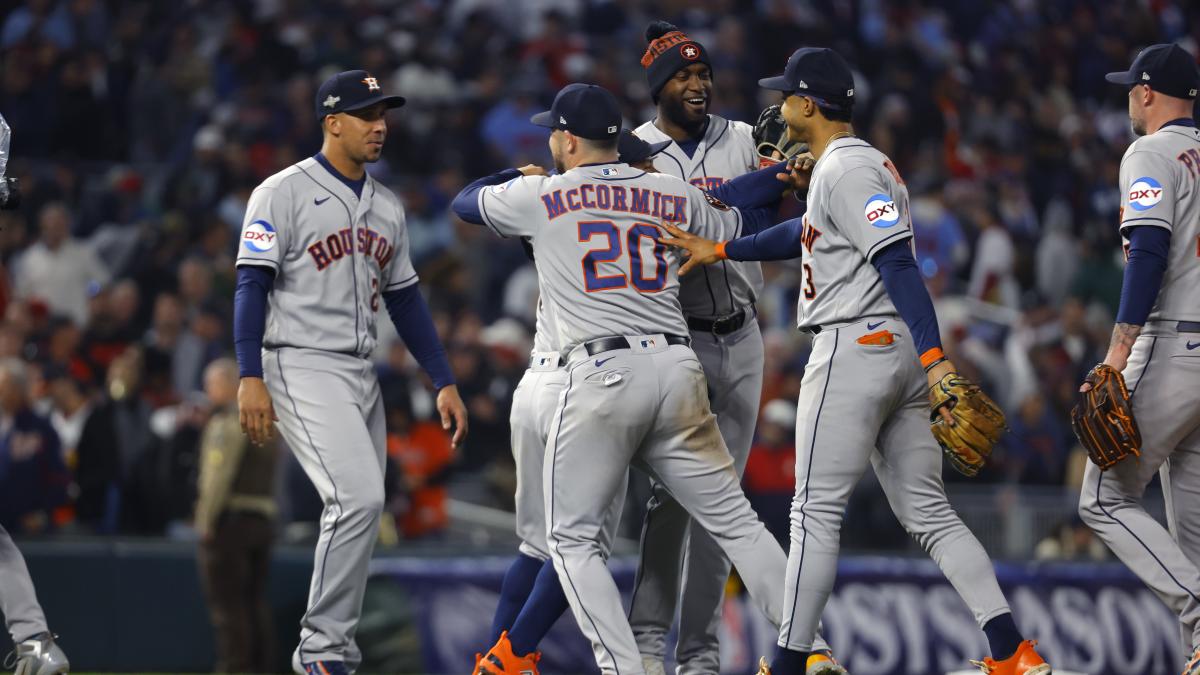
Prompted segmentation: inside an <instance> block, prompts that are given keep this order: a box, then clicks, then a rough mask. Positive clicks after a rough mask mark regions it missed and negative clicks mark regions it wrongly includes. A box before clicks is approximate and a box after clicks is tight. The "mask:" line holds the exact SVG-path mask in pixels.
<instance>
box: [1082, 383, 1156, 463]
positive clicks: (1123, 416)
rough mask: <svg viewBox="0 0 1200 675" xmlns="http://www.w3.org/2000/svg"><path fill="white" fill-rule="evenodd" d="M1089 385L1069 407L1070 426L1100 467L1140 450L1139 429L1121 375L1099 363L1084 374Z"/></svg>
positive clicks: (1138, 452)
mask: <svg viewBox="0 0 1200 675" xmlns="http://www.w3.org/2000/svg"><path fill="white" fill-rule="evenodd" d="M1084 382H1087V383H1089V384H1091V385H1092V388H1091V389H1089V390H1087V391H1085V392H1083V393H1082V394H1080V395H1079V396H1080V401H1079V404H1078V405H1076V406H1075V407H1074V408H1072V409H1071V429H1072V430H1073V431H1074V432H1075V437H1076V438H1078V439H1079V442H1080V443H1082V444H1083V447H1084V448H1085V449H1086V450H1087V453H1088V457H1091V458H1092V461H1093V462H1095V463H1096V466H1098V467H1100V470H1101V471H1104V470H1107V469H1110V468H1112V466H1113V465H1114V464H1116V463H1117V462H1119V461H1121V460H1123V459H1125V458H1126V457H1128V456H1130V455H1133V456H1134V457H1137V456H1139V455H1141V454H1142V432H1141V431H1139V430H1138V425H1137V420H1135V419H1133V406H1132V404H1130V402H1129V390H1128V389H1127V388H1125V378H1124V377H1122V376H1121V373H1120V372H1119V371H1117V370H1116V369H1115V368H1113V367H1112V366H1108V365H1105V364H1103V363H1101V364H1099V365H1097V366H1096V367H1095V368H1092V370H1091V372H1089V373H1088V374H1087V377H1086V378H1084Z"/></svg>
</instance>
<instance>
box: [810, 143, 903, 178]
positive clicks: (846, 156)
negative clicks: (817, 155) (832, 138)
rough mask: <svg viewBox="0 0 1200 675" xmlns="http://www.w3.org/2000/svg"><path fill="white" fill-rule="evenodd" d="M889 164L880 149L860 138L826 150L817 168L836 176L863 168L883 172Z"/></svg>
mask: <svg viewBox="0 0 1200 675" xmlns="http://www.w3.org/2000/svg"><path fill="white" fill-rule="evenodd" d="M887 162H888V158H887V155H885V154H883V153H882V152H880V151H879V149H878V148H876V147H875V146H873V145H871V144H870V143H868V142H866V141H864V140H862V139H860V138H851V139H848V140H847V142H844V143H839V144H838V145H836V146H834V147H833V148H829V149H826V151H825V154H824V155H823V156H822V157H821V161H820V162H818V164H817V168H818V169H819V170H821V173H824V174H826V175H833V176H836V175H841V174H845V173H848V172H850V171H853V170H855V169H863V168H870V169H873V170H876V171H882V170H883V168H884V167H885V166H886V165H887Z"/></svg>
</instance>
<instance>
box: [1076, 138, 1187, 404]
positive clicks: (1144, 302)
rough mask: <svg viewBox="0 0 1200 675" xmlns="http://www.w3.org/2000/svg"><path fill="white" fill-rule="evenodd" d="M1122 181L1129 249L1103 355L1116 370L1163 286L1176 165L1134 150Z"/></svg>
mask: <svg viewBox="0 0 1200 675" xmlns="http://www.w3.org/2000/svg"><path fill="white" fill-rule="evenodd" d="M1120 182H1121V234H1123V235H1124V236H1125V237H1126V238H1127V239H1128V240H1129V252H1128V258H1127V260H1126V264H1125V274H1124V277H1123V279H1122V282H1121V303H1120V305H1118V308H1117V322H1116V325H1115V326H1113V333H1112V339H1111V340H1110V341H1109V345H1108V353H1107V354H1105V356H1104V363H1105V364H1107V365H1109V366H1112V367H1113V368H1114V369H1116V370H1118V371H1121V370H1124V369H1125V365H1126V363H1127V362H1128V361H1129V354H1130V352H1132V351H1133V343H1134V342H1136V341H1137V338H1138V336H1139V335H1141V333H1142V326H1143V325H1145V323H1146V319H1147V318H1148V317H1149V316H1150V311H1151V309H1153V307H1154V302H1155V301H1156V300H1157V299H1158V291H1159V289H1161V287H1162V279H1163V274H1164V273H1165V272H1166V269H1167V254H1168V252H1169V251H1170V248H1171V231H1172V228H1173V227H1174V225H1175V200H1176V195H1174V194H1172V191H1173V190H1174V189H1175V185H1176V182H1175V167H1174V166H1173V165H1172V164H1171V162H1170V161H1169V160H1168V159H1167V158H1166V157H1163V156H1162V155H1159V154H1157V153H1153V152H1147V151H1145V150H1142V151H1138V152H1133V153H1130V154H1129V155H1128V156H1127V157H1126V158H1125V159H1124V161H1122V162H1121V179H1120ZM1156 191H1157V192H1156ZM1084 386H1085V387H1086V385H1084Z"/></svg>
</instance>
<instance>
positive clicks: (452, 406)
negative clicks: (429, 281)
mask: <svg viewBox="0 0 1200 675" xmlns="http://www.w3.org/2000/svg"><path fill="white" fill-rule="evenodd" d="M396 219H397V230H398V236H397V237H396V253H395V255H393V256H392V261H391V263H390V264H389V266H388V269H387V275H388V276H387V282H386V283H385V284H384V286H383V294H382V295H383V302H384V306H385V307H387V311H388V316H390V317H391V318H392V324H393V325H395V327H396V332H397V333H398V334H399V335H400V339H401V340H404V346H405V347H407V348H408V351H409V353H410V354H412V355H413V358H414V359H416V360H417V363H418V364H420V366H421V368H422V370H424V371H425V373H426V374H427V375H429V379H430V380H432V381H433V387H434V389H435V390H436V391H437V410H438V413H439V414H440V415H441V418H442V428H443V429H445V430H447V431H449V430H450V429H451V427H453V428H454V436H453V437H452V438H451V443H452V444H453V445H454V446H455V447H457V446H458V445H459V443H461V442H462V440H463V439H464V438H466V436H467V407H466V406H465V405H464V404H463V402H462V397H461V396H459V394H458V386H457V385H455V383H454V373H453V372H452V371H451V370H450V361H449V359H448V358H446V348H445V347H443V346H442V340H441V338H439V337H438V334H437V328H436V327H435V326H434V323H433V316H432V315H431V314H430V313H429V305H428V304H427V303H426V302H425V297H424V296H422V295H421V289H420V287H419V286H418V284H417V281H418V279H417V272H416V270H415V269H414V268H413V265H412V258H411V257H410V256H409V244H408V228H407V227H406V225H405V219H404V211H403V209H401V208H400V207H399V204H397V205H396Z"/></svg>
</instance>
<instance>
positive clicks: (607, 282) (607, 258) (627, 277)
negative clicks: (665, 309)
mask: <svg viewBox="0 0 1200 675" xmlns="http://www.w3.org/2000/svg"><path fill="white" fill-rule="evenodd" d="M596 237H604V239H605V240H606V241H605V243H606V246H605V247H604V248H593V249H592V250H590V251H588V252H587V254H586V255H584V256H583V261H582V264H583V287H584V288H585V289H586V290H587V292H588V293H594V292H596V291H611V290H615V289H618V288H626V287H627V286H628V285H629V284H633V287H634V288H636V289H637V290H639V291H641V292H643V293H653V292H654V291H661V290H662V289H663V287H664V286H666V285H667V259H666V257H665V255H664V254H665V253H666V246H663V245H662V244H660V243H658V228H656V227H654V226H653V225H649V224H647V223H636V224H634V226H633V227H631V228H629V232H628V233H627V234H626V236H625V237H624V240H625V242H624V243H625V244H626V246H625V247H624V249H628V251H629V273H628V274H625V273H623V272H620V273H617V274H600V272H599V271H598V270H597V269H596V265H597V264H599V263H606V262H615V261H618V260H620V259H621V257H622V253H623V252H624V249H623V248H622V245H621V244H622V237H621V231H620V230H619V229H617V225H616V223H613V222H612V221H611V220H585V221H582V222H580V223H579V241H580V243H583V242H590V241H592V239H593V238H596ZM642 239H649V240H650V241H651V242H652V243H653V244H654V275H653V276H649V277H648V276H646V275H645V269H644V266H643V264H642Z"/></svg>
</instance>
